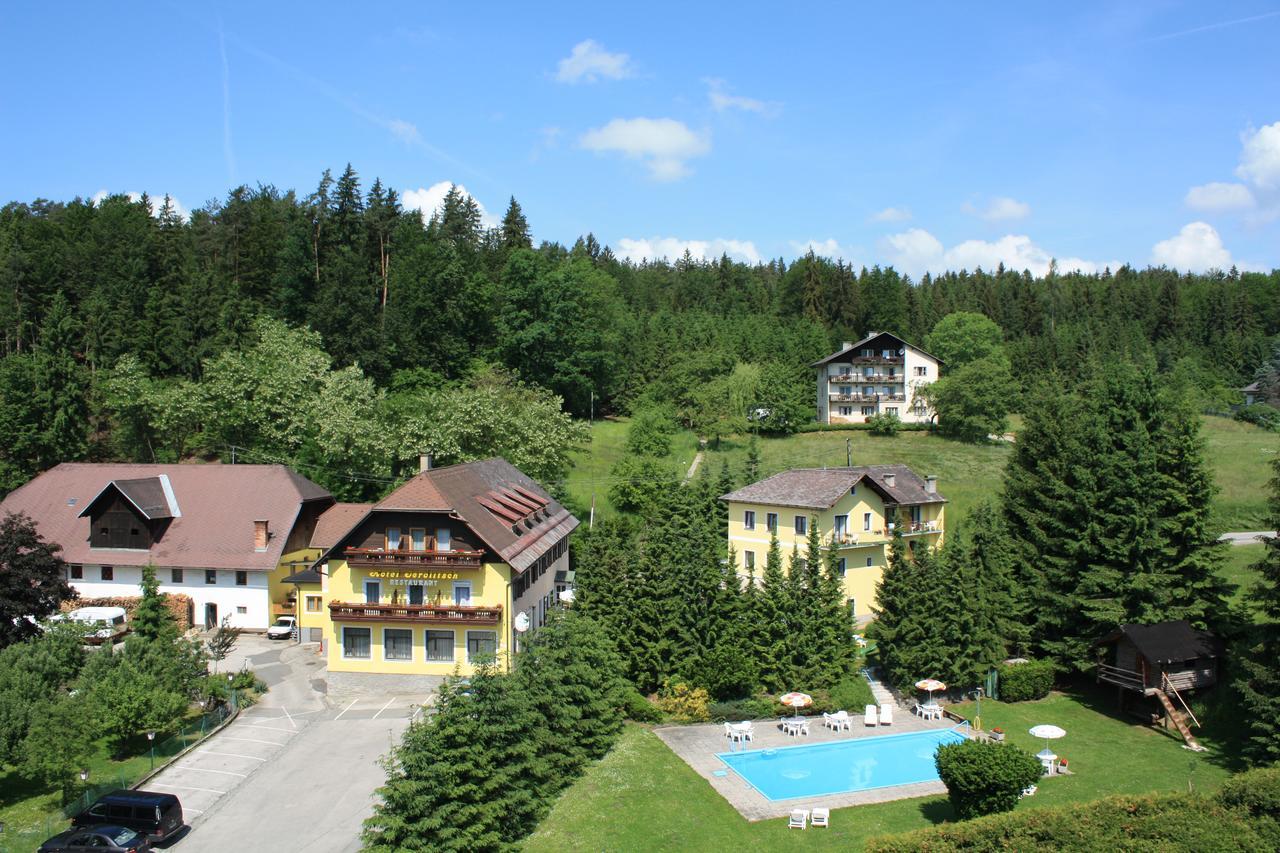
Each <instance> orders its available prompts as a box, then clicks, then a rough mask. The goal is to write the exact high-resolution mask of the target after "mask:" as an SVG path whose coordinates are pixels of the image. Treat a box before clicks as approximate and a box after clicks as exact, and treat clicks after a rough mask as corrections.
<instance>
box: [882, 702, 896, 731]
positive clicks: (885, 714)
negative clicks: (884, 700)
mask: <svg viewBox="0 0 1280 853" xmlns="http://www.w3.org/2000/svg"><path fill="white" fill-rule="evenodd" d="M880 725H882V726H891V725H893V706H892V705H881V706H880Z"/></svg>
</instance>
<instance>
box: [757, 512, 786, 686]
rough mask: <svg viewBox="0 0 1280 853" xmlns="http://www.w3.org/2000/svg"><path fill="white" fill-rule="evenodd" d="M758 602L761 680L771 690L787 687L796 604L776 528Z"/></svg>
mask: <svg viewBox="0 0 1280 853" xmlns="http://www.w3.org/2000/svg"><path fill="white" fill-rule="evenodd" d="M755 604H756V609H757V612H756V615H755V618H754V620H753V621H754V624H755V626H756V631H757V633H756V638H755V658H756V660H757V661H759V662H760V680H761V683H762V684H763V685H764V687H765V688H766V689H768V690H775V691H776V690H783V689H786V688H785V686H786V683H787V679H789V678H790V677H791V675H792V673H791V667H790V654H789V650H790V649H789V646H790V643H789V638H790V632H791V618H790V614H792V613H793V612H794V611H793V610H792V608H793V606H794V605H793V602H792V599H791V590H790V586H789V585H788V583H787V576H786V573H785V572H783V570H782V549H781V547H780V546H779V545H778V535H777V532H776V531H775V532H774V533H773V535H772V536H771V537H770V539H769V553H768V556H767V557H766V558H765V563H764V574H763V576H762V582H761V585H760V591H759V594H758V595H756V597H755Z"/></svg>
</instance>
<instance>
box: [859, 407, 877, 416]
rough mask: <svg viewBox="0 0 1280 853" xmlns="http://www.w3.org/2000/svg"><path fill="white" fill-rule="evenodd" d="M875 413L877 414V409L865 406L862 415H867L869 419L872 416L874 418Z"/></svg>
mask: <svg viewBox="0 0 1280 853" xmlns="http://www.w3.org/2000/svg"><path fill="white" fill-rule="evenodd" d="M875 413H876V407H875V406H863V407H862V414H864V415H866V416H867V417H871V416H872V415H874V414H875Z"/></svg>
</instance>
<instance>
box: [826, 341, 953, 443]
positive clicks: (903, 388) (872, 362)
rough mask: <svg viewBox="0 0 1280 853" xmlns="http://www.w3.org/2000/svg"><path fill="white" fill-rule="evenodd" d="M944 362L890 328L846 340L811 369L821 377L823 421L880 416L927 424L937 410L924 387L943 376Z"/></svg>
mask: <svg viewBox="0 0 1280 853" xmlns="http://www.w3.org/2000/svg"><path fill="white" fill-rule="evenodd" d="M939 365H940V362H939V361H938V359H936V358H934V357H933V356H932V355H930V354H929V353H927V352H925V351H924V350H922V349H920V348H919V347H917V346H914V345H912V344H909V343H907V342H906V341H904V340H903V339H902V338H900V337H898V336H897V335H893V334H890V333H889V332H871V333H870V334H868V335H867V336H866V337H865V338H863V339H862V340H860V341H856V342H854V341H846V342H845V343H844V344H843V345H842V346H841V347H840V349H839V350H838V351H836V352H833V353H832V354H831V355H829V356H827V357H826V358H824V359H820V360H819V361H815V362H814V363H813V364H811V365H810V367H812V368H814V369H815V370H816V372H817V379H818V423H820V424H860V423H866V421H868V420H869V419H870V418H872V417H874V416H876V415H880V414H891V415H896V416H897V417H898V420H900V421H902V422H904V423H928V422H929V421H931V420H933V415H934V413H933V410H932V409H931V408H930V407H929V405H928V403H927V402H926V401H925V399H924V398H923V397H922V396H920V393H919V392H920V389H921V388H923V387H924V386H925V385H928V384H930V383H931V382H936V381H937V380H938V367H939Z"/></svg>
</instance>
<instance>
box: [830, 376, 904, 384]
mask: <svg viewBox="0 0 1280 853" xmlns="http://www.w3.org/2000/svg"><path fill="white" fill-rule="evenodd" d="M905 379H906V377H905V376H903V375H902V374H901V373H871V374H867V373H841V374H839V375H837V376H832V377H831V380H830V381H832V382H847V383H849V384H850V385H857V384H858V383H860V382H863V383H871V382H889V383H892V384H895V385H901V384H902V382H903V381H904V380H905Z"/></svg>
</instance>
